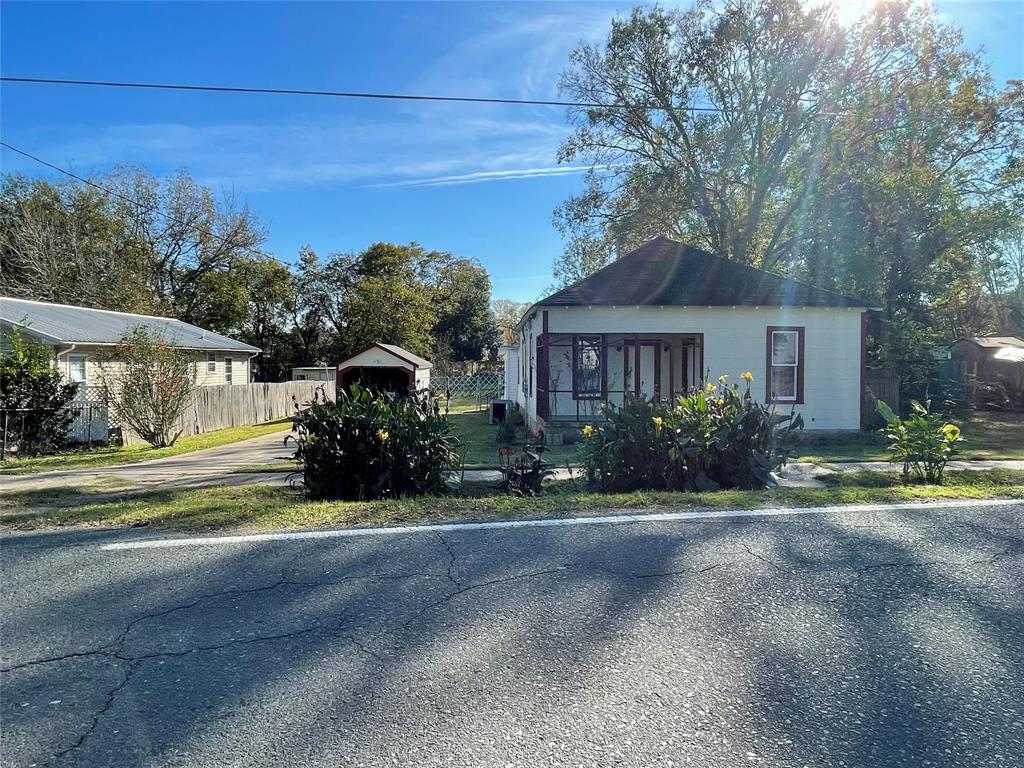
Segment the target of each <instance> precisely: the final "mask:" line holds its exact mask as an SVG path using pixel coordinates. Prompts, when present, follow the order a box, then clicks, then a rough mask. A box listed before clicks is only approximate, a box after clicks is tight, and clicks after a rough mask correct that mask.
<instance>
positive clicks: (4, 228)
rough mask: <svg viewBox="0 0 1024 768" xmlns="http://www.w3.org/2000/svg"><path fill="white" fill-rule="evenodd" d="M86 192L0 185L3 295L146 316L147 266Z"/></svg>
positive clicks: (118, 224)
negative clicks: (143, 313) (141, 313)
mask: <svg viewBox="0 0 1024 768" xmlns="http://www.w3.org/2000/svg"><path fill="white" fill-rule="evenodd" d="M108 202H109V201H108V200H107V198H106V196H104V195H103V194H102V193H100V192H98V191H96V190H95V189H92V188H90V187H81V186H78V185H73V184H63V183H61V184H51V183H50V182H48V181H45V180H42V179H33V180H31V181H30V180H28V179H26V178H24V177H23V176H18V175H7V176H4V177H3V182H2V184H0V292H2V293H3V294H5V295H7V296H17V297H19V298H26V299H35V300H42V301H52V302H58V303H66V304H79V305H82V306H86V307H97V308H100V309H113V310H120V311H125V312H150V311H152V310H153V308H154V305H155V303H154V296H153V294H152V291H151V290H150V286H149V284H148V282H147V275H148V272H149V269H148V265H147V264H146V262H145V261H144V260H143V259H141V258H139V256H138V253H137V252H136V251H135V250H133V249H130V248H128V247H127V241H128V239H129V227H128V226H127V223H126V222H125V221H124V220H122V219H119V218H117V217H116V216H115V215H114V214H113V212H112V211H111V210H110V207H109V205H108Z"/></svg>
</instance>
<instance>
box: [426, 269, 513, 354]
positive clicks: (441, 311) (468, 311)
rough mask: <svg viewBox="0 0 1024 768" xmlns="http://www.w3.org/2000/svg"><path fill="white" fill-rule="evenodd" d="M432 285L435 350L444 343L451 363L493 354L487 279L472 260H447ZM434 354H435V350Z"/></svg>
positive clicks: (494, 333) (494, 327) (495, 330)
mask: <svg viewBox="0 0 1024 768" xmlns="http://www.w3.org/2000/svg"><path fill="white" fill-rule="evenodd" d="M436 272H437V274H436V277H435V278H434V281H433V304H434V312H435V313H436V315H437V321H436V322H435V323H434V328H433V334H432V335H433V337H434V340H435V341H434V343H435V347H436V345H437V343H438V342H439V340H441V339H444V340H445V341H446V342H447V345H448V349H449V353H450V355H451V359H452V360H455V361H466V360H480V359H482V358H483V356H484V355H485V354H493V353H494V351H495V348H496V343H497V342H496V339H497V336H498V327H497V324H496V323H495V320H494V315H493V314H492V312H491V279H490V277H489V276H488V274H487V270H486V269H484V268H483V267H482V266H480V263H479V262H477V261H475V260H473V259H456V258H447V259H443V260H441V262H440V263H439V264H438V265H437V270H436ZM435 351H436V350H435Z"/></svg>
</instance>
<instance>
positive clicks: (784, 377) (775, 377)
mask: <svg viewBox="0 0 1024 768" xmlns="http://www.w3.org/2000/svg"><path fill="white" fill-rule="evenodd" d="M767 358H768V372H767V373H768V375H767V377H766V378H767V382H768V392H767V398H766V399H767V401H768V402H783V403H802V402H803V401H804V329H803V328H801V327H795V326H783V327H775V326H769V328H768V351H767Z"/></svg>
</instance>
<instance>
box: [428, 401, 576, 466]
mask: <svg viewBox="0 0 1024 768" xmlns="http://www.w3.org/2000/svg"><path fill="white" fill-rule="evenodd" d="M448 418H449V419H450V420H451V422H452V424H453V426H454V428H455V434H456V435H457V436H458V438H459V441H460V442H461V446H460V448H459V453H460V455H461V454H463V453H464V454H465V462H466V469H497V468H498V442H497V436H498V428H497V427H496V426H494V425H493V424H488V423H487V411H486V410H483V411H481V410H477V409H476V408H474V407H463V408H453V409H452V410H451V412H450V414H449V417H448ZM577 448H578V446H577V445H552V446H548V447H547V448H546V450H545V452H544V458H545V460H547V461H548V462H550V463H552V464H554V465H555V466H558V467H564V466H566V465H567V464H571V465H576V464H577V463H578V462H577Z"/></svg>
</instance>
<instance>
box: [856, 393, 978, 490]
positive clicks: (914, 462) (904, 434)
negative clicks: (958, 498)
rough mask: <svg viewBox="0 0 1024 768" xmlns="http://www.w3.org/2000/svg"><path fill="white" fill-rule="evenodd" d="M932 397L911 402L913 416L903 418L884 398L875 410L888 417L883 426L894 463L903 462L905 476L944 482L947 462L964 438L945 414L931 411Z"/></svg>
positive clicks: (884, 417)
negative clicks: (922, 400)
mask: <svg viewBox="0 0 1024 768" xmlns="http://www.w3.org/2000/svg"><path fill="white" fill-rule="evenodd" d="M931 405H932V404H931V400H926V401H925V404H924V405H921V403H919V402H918V401H917V400H911V401H910V415H909V416H907V418H905V419H901V418H900V417H899V416H897V415H896V414H895V413H893V410H892V408H890V407H889V406H888V405H886V404H885V403H884V402H882V401H881V400H879V401H878V405H877V406H876V409H877V410H878V414H879V415H880V416H881V417H882V418H883V419H884V420H885V423H886V426H885V427H884V428H883V429H882V432H883V434H885V437H886V439H888V441H889V452H890V453H892V461H893V463H900V462H902V463H903V479H904V480H916V481H918V482H925V483H941V482H942V474H943V472H944V471H945V469H946V462H948V461H949V460H950V458H952V457H953V455H954V454H955V453H956V446H957V443H959V442H960V441H961V440H963V438H962V437H961V435H960V428H959V427H958V426H956V425H955V424H951V423H949V422H948V421H947V420H946V417H945V415H944V414H942V413H941V412H938V411H932V410H931Z"/></svg>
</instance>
